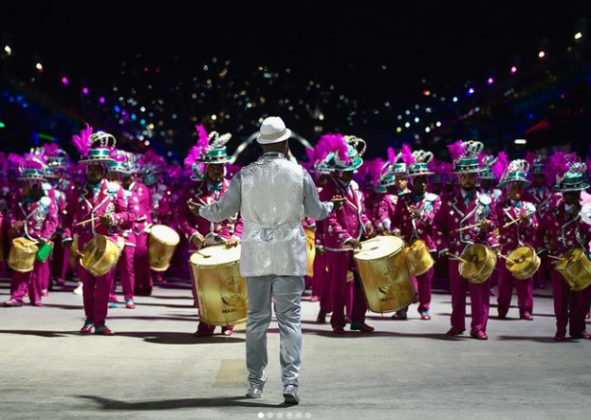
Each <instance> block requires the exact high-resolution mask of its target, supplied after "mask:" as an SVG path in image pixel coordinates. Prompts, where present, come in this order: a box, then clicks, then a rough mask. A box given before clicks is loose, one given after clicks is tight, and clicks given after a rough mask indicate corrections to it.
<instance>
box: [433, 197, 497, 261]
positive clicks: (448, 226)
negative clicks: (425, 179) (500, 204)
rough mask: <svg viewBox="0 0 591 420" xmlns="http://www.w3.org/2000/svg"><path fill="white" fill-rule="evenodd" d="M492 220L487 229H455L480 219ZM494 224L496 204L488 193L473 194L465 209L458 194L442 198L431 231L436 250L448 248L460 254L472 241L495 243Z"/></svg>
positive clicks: (492, 244) (495, 244) (440, 250)
mask: <svg viewBox="0 0 591 420" xmlns="http://www.w3.org/2000/svg"><path fill="white" fill-rule="evenodd" d="M484 219H486V220H488V221H489V222H491V227H490V228H489V229H488V230H486V231H485V230H484V229H480V228H479V227H475V228H471V229H466V230H463V231H458V229H460V228H462V227H465V226H471V225H474V224H476V223H478V222H480V221H482V220H484ZM496 224H497V217H496V212H495V204H494V203H493V202H492V199H491V198H490V197H489V196H484V195H480V194H476V196H475V197H474V198H473V199H472V201H471V202H470V204H469V206H468V208H466V206H465V204H464V198H463V197H462V195H461V194H456V195H453V196H451V197H450V198H449V199H447V200H443V202H442V205H441V209H439V212H438V213H437V215H436V216H435V220H434V226H433V227H432V231H433V233H434V235H435V242H436V246H437V250H438V251H439V252H443V251H445V250H449V251H450V252H451V253H453V254H455V255H460V254H461V253H462V252H463V251H464V249H466V247H468V246H469V245H471V244H475V243H480V244H487V245H489V246H491V247H494V246H497V245H498V244H497V240H496V237H495V234H494V228H495V227H496Z"/></svg>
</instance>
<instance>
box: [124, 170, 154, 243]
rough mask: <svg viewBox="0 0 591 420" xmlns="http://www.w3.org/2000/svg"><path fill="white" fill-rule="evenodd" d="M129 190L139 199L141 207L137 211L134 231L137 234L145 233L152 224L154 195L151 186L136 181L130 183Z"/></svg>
mask: <svg viewBox="0 0 591 420" xmlns="http://www.w3.org/2000/svg"><path fill="white" fill-rule="evenodd" d="M129 190H130V191H132V192H133V193H134V194H135V196H136V197H137V198H138V200H139V203H138V207H139V209H138V210H136V211H135V214H136V219H135V223H134V224H133V233H134V234H135V235H136V236H137V235H141V234H142V233H145V232H146V231H147V229H148V227H149V226H150V224H152V214H151V213H152V195H151V193H150V190H149V188H148V187H146V186H145V185H144V184H142V183H141V182H138V181H134V182H133V183H132V184H131V185H130V187H129ZM134 207H135V206H134Z"/></svg>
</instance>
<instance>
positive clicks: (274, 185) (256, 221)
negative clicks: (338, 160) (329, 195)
mask: <svg viewBox="0 0 591 420" xmlns="http://www.w3.org/2000/svg"><path fill="white" fill-rule="evenodd" d="M240 177H241V207H240V212H241V215H242V219H243V221H244V234H243V237H242V258H241V263H240V265H241V272H242V275H243V276H265V275H271V274H275V275H305V273H306V270H307V259H306V237H305V234H304V231H303V229H302V218H303V217H304V169H303V168H302V167H301V166H299V165H297V164H295V163H292V162H289V161H288V160H287V159H285V158H283V156H282V155H280V154H278V153H267V154H265V155H263V157H262V158H261V159H259V160H258V161H256V162H254V163H253V164H251V165H249V166H247V167H246V168H244V169H242V171H240Z"/></svg>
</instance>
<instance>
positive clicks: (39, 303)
mask: <svg viewBox="0 0 591 420" xmlns="http://www.w3.org/2000/svg"><path fill="white" fill-rule="evenodd" d="M33 306H36V307H38V308H40V307H42V306H43V303H41V302H35V303H33Z"/></svg>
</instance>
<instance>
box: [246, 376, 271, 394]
mask: <svg viewBox="0 0 591 420" xmlns="http://www.w3.org/2000/svg"><path fill="white" fill-rule="evenodd" d="M266 383H267V377H266V375H265V379H264V380H263V383H262V384H261V385H260V386H257V387H253V386H251V387H250V388H248V391H247V392H246V396H247V397H248V398H263V389H265V384H266Z"/></svg>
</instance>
